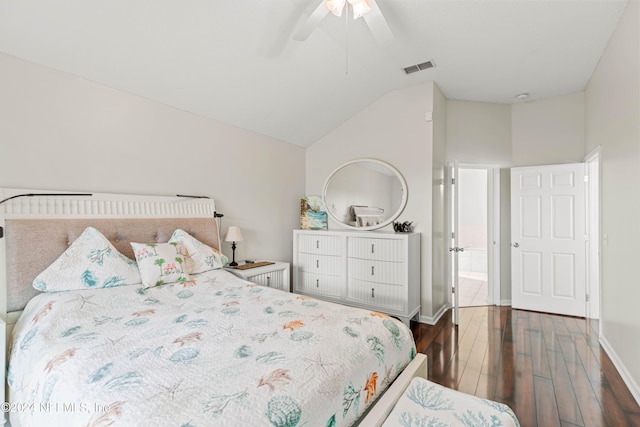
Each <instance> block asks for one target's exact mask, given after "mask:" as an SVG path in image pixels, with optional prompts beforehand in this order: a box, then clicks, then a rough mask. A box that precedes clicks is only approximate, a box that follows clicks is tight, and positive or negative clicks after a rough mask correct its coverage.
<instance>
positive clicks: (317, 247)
mask: <svg viewBox="0 0 640 427" xmlns="http://www.w3.org/2000/svg"><path fill="white" fill-rule="evenodd" d="M316 249H320V240H316Z"/></svg>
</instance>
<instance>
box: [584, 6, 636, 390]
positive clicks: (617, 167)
mask: <svg viewBox="0 0 640 427" xmlns="http://www.w3.org/2000/svg"><path fill="white" fill-rule="evenodd" d="M639 17H640V3H639V2H638V1H637V0H632V1H630V2H629V3H628V4H627V7H626V10H625V12H624V14H623V15H622V17H621V19H620V22H619V24H618V27H617V29H616V31H615V32H614V33H613V35H612V37H611V39H610V40H609V44H608V46H607V48H606V50H605V52H604V55H603V56H602V58H601V59H600V63H599V64H598V66H597V67H596V70H595V71H594V73H593V75H592V76H591V80H590V81H589V84H588V86H587V89H586V151H587V152H591V151H592V150H593V149H594V148H595V147H597V146H600V147H601V152H600V153H601V157H600V164H601V177H602V180H601V236H600V237H601V242H602V243H601V266H602V270H601V277H602V278H601V306H600V308H601V328H602V336H601V339H602V342H603V345H604V346H605V348H607V350H608V353H609V355H610V356H611V357H612V359H613V360H614V363H616V365H617V367H618V370H619V371H620V372H621V373H622V374H623V376H624V377H625V380H626V382H627V385H629V388H630V389H631V391H632V393H634V395H635V398H636V400H638V401H640V386H639V384H640V362H639V361H640V314H638V306H639V304H640V285H639V279H638V273H637V271H636V270H635V266H636V265H637V264H638V257H637V253H638V249H637V246H638V242H640V189H639V188H640V77H639V76H640V34H639V30H638V29H639V28H640V22H639V21H640V19H639Z"/></svg>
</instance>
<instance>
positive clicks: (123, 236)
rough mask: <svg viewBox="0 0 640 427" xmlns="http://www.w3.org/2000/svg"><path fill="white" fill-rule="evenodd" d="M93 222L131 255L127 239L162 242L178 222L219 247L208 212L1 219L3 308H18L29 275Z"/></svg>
mask: <svg viewBox="0 0 640 427" xmlns="http://www.w3.org/2000/svg"><path fill="white" fill-rule="evenodd" d="M89 226H91V227H94V228H96V229H97V230H99V231H100V232H101V233H102V234H104V235H105V237H107V239H109V241H111V243H112V244H113V245H114V246H115V247H116V249H118V250H119V251H120V252H122V253H123V254H124V255H126V256H128V257H129V258H131V259H135V258H134V256H133V250H132V249H131V246H130V245H129V242H140V243H156V242H158V243H160V242H167V241H168V240H169V238H170V237H171V234H173V232H174V231H175V230H176V229H177V228H181V229H183V230H184V231H186V232H187V233H189V234H191V235H192V236H193V237H195V238H196V239H198V240H200V241H201V242H203V243H205V244H207V245H209V246H211V247H213V248H216V249H220V242H219V240H218V239H219V237H218V230H217V223H216V221H215V220H214V219H213V218H144V219H139V218H133V219H129V218H126V219H125V218H122V219H104V218H96V219H91V218H88V219H7V220H6V221H5V238H6V260H7V261H6V277H7V311H8V312H11V311H18V310H22V309H23V308H24V306H25V305H26V303H27V302H28V301H29V300H30V299H31V298H33V297H34V296H35V295H36V294H38V293H39V291H37V290H35V289H34V288H33V287H32V286H31V284H32V282H33V279H34V278H35V277H36V276H37V275H38V274H40V272H42V271H43V270H44V269H45V268H47V267H48V266H49V265H50V264H51V263H52V262H53V261H55V260H56V259H57V258H58V257H59V256H60V255H61V254H62V253H63V252H64V251H65V250H66V249H67V247H68V246H69V245H70V244H71V243H72V242H73V241H74V240H75V239H76V238H77V237H78V236H79V235H80V234H81V233H82V232H83V231H84V230H85V228H87V227H89Z"/></svg>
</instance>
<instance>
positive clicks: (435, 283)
mask: <svg viewBox="0 0 640 427" xmlns="http://www.w3.org/2000/svg"><path fill="white" fill-rule="evenodd" d="M433 89H434V90H433V161H432V167H433V170H432V177H433V178H432V181H431V182H432V184H431V185H432V191H431V206H432V216H433V217H432V221H431V224H432V229H431V239H432V242H433V243H432V254H431V256H432V261H431V317H433V316H437V315H439V313H442V312H443V311H444V310H445V309H446V308H447V305H448V303H449V298H448V291H449V281H448V278H447V272H448V270H447V261H448V255H449V239H448V238H447V235H448V233H447V231H448V222H447V217H446V212H447V211H448V209H447V200H448V198H447V196H448V194H447V193H448V188H449V186H447V185H445V180H446V178H447V131H448V129H447V99H446V98H445V97H444V95H443V94H442V92H441V91H440V88H438V86H437V85H435V84H434V85H433Z"/></svg>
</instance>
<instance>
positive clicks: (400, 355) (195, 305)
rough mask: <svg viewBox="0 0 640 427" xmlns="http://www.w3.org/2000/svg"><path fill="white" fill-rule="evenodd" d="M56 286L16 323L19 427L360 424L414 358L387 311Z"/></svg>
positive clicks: (295, 300) (201, 289)
mask: <svg viewBox="0 0 640 427" xmlns="http://www.w3.org/2000/svg"><path fill="white" fill-rule="evenodd" d="M194 277H195V279H196V283H195V284H194V283H189V284H188V285H189V286H187V287H183V286H182V285H177V284H175V285H165V286H160V287H157V288H150V289H143V288H141V287H138V286H122V287H117V288H106V289H99V290H83V291H70V292H60V293H48V294H42V295H38V296H37V297H35V298H34V299H33V300H32V301H30V302H29V304H28V306H27V308H26V309H25V311H24V313H23V315H22V316H21V317H20V319H19V321H18V323H17V324H16V326H15V328H14V334H13V340H12V352H11V359H10V366H9V372H8V382H9V385H10V393H11V410H12V413H11V421H12V423H13V425H14V426H19V425H25V426H45V425H46V426H55V425H58V426H103V425H105V426H106V425H111V424H109V423H111V422H113V424H112V425H117V426H124V425H136V426H161V425H171V426H185V427H186V426H192V427H195V426H212V425H225V426H236V425H237V426H272V425H273V426H303V425H304V426H323V427H324V426H342V425H344V426H347V425H351V424H352V423H353V422H354V421H355V420H356V419H357V418H358V416H360V415H361V414H362V413H363V412H364V410H365V408H366V407H367V406H368V405H369V404H370V403H371V402H372V401H373V400H374V399H375V397H376V396H377V395H378V394H380V392H381V391H382V390H384V389H386V387H387V386H388V384H389V383H390V382H391V381H392V380H393V379H394V378H395V377H396V376H397V374H398V373H399V372H400V371H401V370H402V369H403V368H404V367H405V366H406V365H407V363H408V362H409V361H410V359H411V358H412V357H413V356H414V355H415V345H414V342H413V338H412V335H411V332H410V331H409V329H408V328H406V327H405V326H404V325H403V324H402V323H401V322H399V321H397V320H395V319H391V318H389V317H387V316H385V315H381V314H379V313H374V312H370V311H366V310H359V309H354V308H350V307H345V306H341V305H337V304H331V303H327V302H323V301H318V300H314V299H311V298H308V297H304V296H301V295H296V294H289V293H285V292H282V291H278V290H273V289H270V288H265V287H261V286H257V285H252V284H248V282H245V281H242V280H240V279H238V278H236V277H235V276H233V275H231V274H230V273H228V272H225V271H222V270H215V271H211V272H207V273H203V274H200V275H195V276H194Z"/></svg>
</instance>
